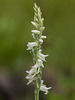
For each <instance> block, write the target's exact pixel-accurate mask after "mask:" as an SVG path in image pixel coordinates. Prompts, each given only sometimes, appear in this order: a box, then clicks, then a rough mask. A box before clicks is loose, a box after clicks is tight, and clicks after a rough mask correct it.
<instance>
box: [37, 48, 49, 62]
mask: <svg viewBox="0 0 75 100" xmlns="http://www.w3.org/2000/svg"><path fill="white" fill-rule="evenodd" d="M41 51H42V50H41V49H40V50H39V51H38V57H39V58H40V59H41V60H43V61H46V60H45V57H47V56H48V55H44V54H42V53H41Z"/></svg>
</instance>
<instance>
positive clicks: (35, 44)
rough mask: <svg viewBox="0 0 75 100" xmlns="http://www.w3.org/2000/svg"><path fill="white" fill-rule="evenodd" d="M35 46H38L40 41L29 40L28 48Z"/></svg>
mask: <svg viewBox="0 0 75 100" xmlns="http://www.w3.org/2000/svg"><path fill="white" fill-rule="evenodd" d="M34 46H38V43H37V42H28V44H27V47H28V49H27V50H31V49H33V47H34Z"/></svg>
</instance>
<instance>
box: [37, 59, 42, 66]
mask: <svg viewBox="0 0 75 100" xmlns="http://www.w3.org/2000/svg"><path fill="white" fill-rule="evenodd" d="M36 64H37V65H38V66H42V67H44V65H43V61H42V60H41V59H38V60H37V63H36Z"/></svg>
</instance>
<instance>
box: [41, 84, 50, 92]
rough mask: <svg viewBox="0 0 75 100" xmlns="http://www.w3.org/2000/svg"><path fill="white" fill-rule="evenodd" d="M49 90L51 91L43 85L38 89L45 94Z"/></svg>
mask: <svg viewBox="0 0 75 100" xmlns="http://www.w3.org/2000/svg"><path fill="white" fill-rule="evenodd" d="M49 89H51V87H48V88H47V87H46V86H45V85H43V84H42V85H41V87H40V90H41V91H43V92H45V94H47V93H48V90H49Z"/></svg>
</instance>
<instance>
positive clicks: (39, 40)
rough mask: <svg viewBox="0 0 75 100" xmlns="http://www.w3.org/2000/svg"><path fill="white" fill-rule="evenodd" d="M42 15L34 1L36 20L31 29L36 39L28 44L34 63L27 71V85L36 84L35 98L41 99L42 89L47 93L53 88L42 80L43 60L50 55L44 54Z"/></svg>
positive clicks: (36, 99)
mask: <svg viewBox="0 0 75 100" xmlns="http://www.w3.org/2000/svg"><path fill="white" fill-rule="evenodd" d="M41 15H42V13H41V10H40V7H38V6H37V5H36V4H35V3H34V21H32V22H31V23H32V25H33V26H34V30H32V31H31V32H32V36H33V39H34V41H33V42H28V44H27V47H28V48H27V50H30V53H31V54H32V56H33V63H34V65H33V66H32V68H31V69H30V71H26V72H27V73H28V75H27V76H26V79H28V83H27V85H28V84H30V83H33V84H34V85H35V100H39V92H40V91H43V92H45V94H47V93H48V90H49V89H51V87H46V85H44V84H43V83H44V81H43V80H41V78H42V68H44V64H43V62H44V61H45V62H46V60H45V58H46V57H47V56H48V55H44V54H42V49H41V45H42V44H43V39H45V38H46V36H43V35H42V33H43V31H44V29H45V27H44V26H43V22H44V18H42V17H41Z"/></svg>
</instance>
